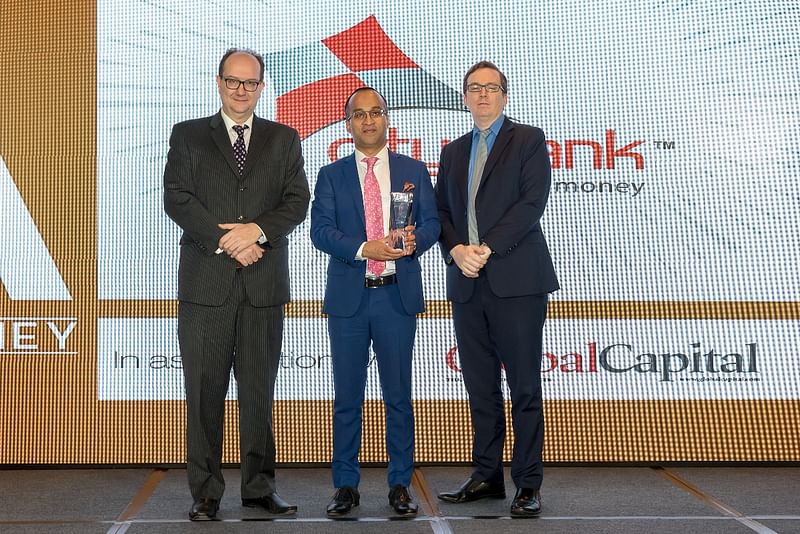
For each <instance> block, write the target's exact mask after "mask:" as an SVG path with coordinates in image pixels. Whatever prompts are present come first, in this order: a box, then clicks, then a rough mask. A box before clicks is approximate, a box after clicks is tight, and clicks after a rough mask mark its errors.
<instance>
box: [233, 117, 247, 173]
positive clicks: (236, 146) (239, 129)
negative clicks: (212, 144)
mask: <svg viewBox="0 0 800 534" xmlns="http://www.w3.org/2000/svg"><path fill="white" fill-rule="evenodd" d="M247 128H248V126H247V125H246V124H245V125H244V126H239V125H238V124H236V125H234V127H233V131H234V132H236V141H234V143H233V157H234V158H236V166H237V167H238V168H239V176H241V175H242V172H243V171H244V161H245V159H247V147H245V146H244V131H245V130H246V129H247Z"/></svg>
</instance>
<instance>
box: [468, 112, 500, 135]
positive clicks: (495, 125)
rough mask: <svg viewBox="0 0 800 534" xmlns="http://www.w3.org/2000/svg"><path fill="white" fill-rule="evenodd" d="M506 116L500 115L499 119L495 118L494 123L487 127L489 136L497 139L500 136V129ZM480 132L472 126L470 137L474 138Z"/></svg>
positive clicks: (476, 127)
mask: <svg viewBox="0 0 800 534" xmlns="http://www.w3.org/2000/svg"><path fill="white" fill-rule="evenodd" d="M505 120H506V116H505V115H504V114H503V113H501V114H500V116H499V117H497V118H496V119H495V120H494V122H493V123H492V124H491V126H489V131H490V133H491V134H494V136H495V137H497V136H498V135H499V134H500V128H501V127H502V126H503V122H505ZM480 133H481V131H480V130H479V129H478V126H477V125H475V124H473V126H472V137H473V138H474V137H475V136H476V135H480Z"/></svg>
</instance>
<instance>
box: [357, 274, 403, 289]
mask: <svg viewBox="0 0 800 534" xmlns="http://www.w3.org/2000/svg"><path fill="white" fill-rule="evenodd" d="M395 282H397V275H396V274H390V275H389V276H382V277H380V278H364V287H383V286H389V285H392V284H394V283H395Z"/></svg>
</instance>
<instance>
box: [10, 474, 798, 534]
mask: <svg viewBox="0 0 800 534" xmlns="http://www.w3.org/2000/svg"><path fill="white" fill-rule="evenodd" d="M469 474H470V469H469V467H466V466H460V467H421V468H418V469H417V472H416V474H415V477H414V483H413V484H412V488H411V491H412V494H413V495H414V497H415V500H416V501H417V502H418V503H419V504H420V514H419V516H418V517H417V518H416V519H413V520H407V519H398V518H396V517H394V515H393V512H392V510H391V508H390V507H389V505H388V500H387V494H388V487H387V483H386V470H385V469H381V468H368V469H364V470H363V474H362V480H361V484H360V486H359V490H360V492H361V505H360V506H359V507H358V508H357V509H356V510H355V511H354V513H353V514H352V515H351V516H349V517H348V518H346V519H345V520H336V521H333V520H329V519H328V518H327V517H326V516H325V506H326V505H327V503H328V501H329V500H330V498H331V496H332V494H333V491H334V490H333V488H332V486H331V477H330V470H329V469H322V468H313V469H312V468H296V469H281V470H279V471H278V474H277V481H278V492H279V493H280V494H281V495H282V496H283V497H284V498H285V499H286V500H288V501H289V502H292V503H296V504H298V506H299V512H298V514H297V516H296V517H294V518H275V517H271V516H269V515H268V514H267V513H266V512H265V511H263V510H260V509H253V508H244V507H242V506H241V501H240V496H239V472H238V470H236V469H228V470H226V471H225V480H226V493H225V496H224V497H223V500H222V503H221V507H220V512H219V516H218V518H219V521H215V522H209V523H204V524H195V523H191V522H190V521H189V520H188V512H189V508H190V507H191V497H190V495H189V491H188V488H187V484H186V472H185V471H184V470H182V469H170V470H153V469H59V470H44V469H42V470H38V469H28V470H5V471H0V533H3V534H6V533H23V534H27V533H43V534H49V533H66V534H73V533H74V534H78V533H82V534H83V533H89V534H94V533H111V534H124V533H131V534H134V533H181V532H186V533H189V532H192V533H197V532H203V533H204V534H205V533H216V532H220V533H221V532H225V533H248V532H271V533H276V534H283V533H287V534H289V533H300V532H303V533H305V532H311V533H321V534H326V533H330V534H338V533H348V534H349V533H353V534H360V533H365V534H366V533H376V532H378V533H381V534H395V533H398V534H399V533H401V532H402V533H410V534H416V533H431V532H433V533H435V534H449V533H458V534H461V533H464V534H468V533H476V534H477V533H481V534H484V533H487V532H488V533H490V534H509V533H523V532H524V533H530V532H548V533H582V532H591V533H606V532H608V533H628V532H636V533H638V532H641V533H646V534H653V533H667V534H671V533H675V534H687V533H693V532H700V533H702V534H717V533H719V534H729V533H739V532H760V533H762V534H770V533H772V532H778V533H790V534H791V533H796V534H800V497H798V495H800V468H793V467H786V468H780V467H774V468H764V467H724V468H723V467H680V468H678V467H675V468H673V467H666V468H663V469H661V468H648V467H548V468H547V469H546V470H545V482H544V485H543V486H542V500H543V513H542V516H541V517H539V518H534V519H512V518H511V517H510V516H509V506H510V503H511V498H512V496H513V493H514V487H513V483H512V482H511V480H510V477H509V476H508V473H506V492H507V497H506V499H497V500H487V501H479V502H474V503H466V504H461V505H453V504H448V503H444V502H441V501H439V500H438V499H436V494H437V493H438V492H440V491H446V490H453V489H456V488H457V487H458V486H460V485H461V483H462V482H463V481H464V480H465V479H466V478H467V477H468V476H469Z"/></svg>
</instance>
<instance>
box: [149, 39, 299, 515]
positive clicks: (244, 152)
mask: <svg viewBox="0 0 800 534" xmlns="http://www.w3.org/2000/svg"><path fill="white" fill-rule="evenodd" d="M263 80H264V61H263V59H262V57H261V56H260V55H258V54H256V53H255V52H252V51H249V50H237V49H231V50H228V51H227V52H226V53H225V55H224V56H223V57H222V60H221V61H220V64H219V72H218V76H217V78H216V81H217V88H218V90H219V94H220V98H221V100H222V109H221V110H220V112H218V113H217V114H215V115H213V116H211V117H206V118H202V119H195V120H190V121H186V122H182V123H179V124H176V125H175V127H174V128H173V130H172V136H171V138H170V149H169V154H168V157H167V165H166V169H165V171H164V208H165V211H166V212H167V214H168V215H169V216H170V218H172V220H173V221H175V222H176V223H177V224H178V226H180V227H181V229H182V230H183V235H182V237H181V240H180V248H181V251H180V266H179V269H178V300H179V307H178V341H179V343H180V351H181V357H182V360H183V370H184V379H185V384H186V408H187V433H186V449H187V451H186V454H187V472H188V478H189V488H190V490H191V493H192V497H193V498H194V503H193V505H192V509H191V512H190V514H189V516H190V518H191V519H192V520H193V521H202V520H210V519H214V518H215V516H216V513H217V510H218V508H219V501H220V499H221V497H222V494H223V491H224V489H225V481H224V480H223V477H222V470H221V468H220V463H221V460H222V439H223V420H224V406H225V402H224V400H225V394H226V392H227V390H228V381H229V376H230V371H231V368H233V371H234V375H235V377H236V382H237V385H238V393H239V432H240V453H241V475H242V482H241V497H242V504H243V505H244V506H260V507H262V508H264V509H266V510H267V511H268V512H270V513H273V514H293V513H295V512H296V511H297V507H296V506H293V505H290V504H288V503H286V502H285V501H284V500H283V499H281V497H280V496H279V495H278V494H277V493H276V492H275V440H274V435H273V425H272V397H273V392H274V386H275V378H276V375H277V371H278V360H279V357H280V351H281V338H282V334H283V305H284V304H285V303H286V302H288V300H289V264H288V258H289V248H288V244H289V243H288V239H287V236H288V234H289V233H290V232H291V231H292V230H293V229H294V228H295V227H296V226H297V225H298V224H300V222H302V221H303V219H304V218H305V216H306V210H307V208H308V202H309V197H310V195H309V190H308V182H307V181H306V176H305V172H304V170H303V157H302V154H301V150H300V139H299V137H298V135H297V132H296V131H294V130H293V129H291V128H289V127H287V126H284V125H281V124H278V123H275V122H271V121H267V120H264V119H261V118H259V117H256V116H255V115H254V114H253V111H254V109H255V107H256V104H257V103H258V99H259V97H260V96H261V91H262V89H263V88H264V81H263Z"/></svg>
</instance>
